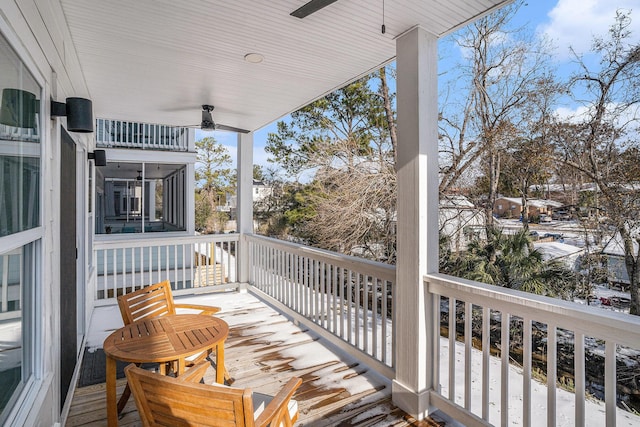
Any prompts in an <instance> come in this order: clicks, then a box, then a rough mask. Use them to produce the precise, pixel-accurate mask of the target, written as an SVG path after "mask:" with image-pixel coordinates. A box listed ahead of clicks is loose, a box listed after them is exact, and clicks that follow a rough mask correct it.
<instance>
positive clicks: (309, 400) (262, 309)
mask: <svg viewBox="0 0 640 427" xmlns="http://www.w3.org/2000/svg"><path fill="white" fill-rule="evenodd" d="M189 301H191V302H196V301H197V303H199V304H210V305H218V306H221V307H223V311H221V312H220V314H219V315H220V317H222V318H223V319H224V320H226V321H227V322H228V323H229V326H230V334H229V338H228V339H227V342H226V345H225V349H226V351H225V352H226V365H227V369H228V370H229V373H230V375H231V377H232V378H233V380H234V383H233V386H235V387H251V388H252V389H253V390H254V391H258V392H262V393H268V394H274V393H275V392H276V391H277V390H279V389H280V387H281V386H282V385H283V384H284V383H286V381H287V380H288V379H289V378H290V377H292V376H298V377H300V378H302V380H303V383H302V385H301V386H300V388H299V389H298V391H297V392H296V394H295V396H294V398H295V399H296V400H297V401H298V402H299V408H300V418H299V420H298V423H297V424H296V425H297V426H363V427H364V426H380V427H382V426H398V427H400V426H443V425H445V423H444V422H443V421H441V420H427V421H422V422H418V421H416V420H415V419H413V418H411V417H409V416H408V415H407V414H405V413H404V412H402V411H401V410H400V409H398V408H396V407H395V406H393V404H392V403H391V398H390V395H391V386H390V383H389V381H388V380H386V379H385V378H382V377H381V376H379V375H378V374H377V373H375V372H373V371H372V370H370V369H369V368H368V367H367V366H364V365H362V364H358V363H356V362H355V361H354V360H353V359H351V358H349V357H347V356H345V355H341V354H336V352H334V351H333V350H332V349H330V348H328V347H327V346H325V345H324V344H323V341H322V340H319V339H318V338H317V337H316V336H314V335H313V334H311V333H309V331H306V330H305V329H303V328H300V327H298V326H296V325H294V324H293V323H292V322H290V321H289V320H287V319H286V318H285V317H284V316H282V315H280V314H279V313H278V312H276V311H275V310H273V309H272V308H271V307H269V306H267V305H265V304H264V303H262V302H261V301H259V300H258V299H257V298H255V297H254V296H252V295H249V294H237V293H233V294H224V295H215V294H214V295H209V296H206V297H205V296H201V297H198V298H197V299H195V297H194V298H191V299H189ZM101 309H102V310H104V308H101ZM114 313H116V315H117V313H118V312H117V308H116V309H115V311H114ZM107 317H108V316H107ZM94 320H95V319H94ZM92 324H93V323H92ZM114 327H117V325H116V326H114ZM109 330H110V328H106V329H105V330H104V331H103V333H104V334H107V333H108V332H109ZM99 336H100V335H99V334H98V337H99ZM105 336H106V335H105ZM97 339H98V340H99V339H100V338H97ZM94 340H95V339H94ZM89 344H91V343H89ZM213 374H214V370H213V369H210V370H209V372H208V373H207V376H206V377H205V380H206V381H208V382H213ZM124 384H125V383H124V380H119V389H118V395H119V394H120V393H121V391H122V388H124ZM105 404H106V402H105V384H104V383H102V384H97V385H92V386H88V387H82V388H77V389H76V391H75V394H74V398H73V402H72V405H71V409H70V412H69V416H68V418H67V423H66V426H68V427H72V426H74V427H75V426H104V425H106V408H105ZM120 425H123V426H138V425H140V420H139V418H138V413H137V411H136V408H135V404H134V402H133V399H130V401H129V403H128V404H127V406H126V408H125V409H124V411H123V415H122V418H121V420H120Z"/></svg>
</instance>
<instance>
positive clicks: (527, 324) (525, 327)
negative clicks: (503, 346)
mask: <svg viewBox="0 0 640 427" xmlns="http://www.w3.org/2000/svg"><path fill="white" fill-rule="evenodd" d="M531 351H532V348H531V319H529V318H527V317H524V318H523V319H522V352H523V353H522V412H523V414H522V418H523V419H522V422H523V424H524V426H525V427H530V426H531Z"/></svg>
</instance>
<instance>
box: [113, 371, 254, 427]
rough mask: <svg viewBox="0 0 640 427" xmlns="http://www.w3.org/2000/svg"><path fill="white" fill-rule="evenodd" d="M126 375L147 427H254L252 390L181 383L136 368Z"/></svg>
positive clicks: (142, 419)
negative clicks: (196, 426)
mask: <svg viewBox="0 0 640 427" xmlns="http://www.w3.org/2000/svg"><path fill="white" fill-rule="evenodd" d="M125 372H126V375H127V380H128V381H129V384H130V385H131V392H132V394H133V396H134V399H135V401H136V405H137V407H138V412H139V414H140V419H141V421H142V423H143V425H145V426H195V425H198V426H210V427H212V426H216V427H225V426H229V427H254V420H253V402H252V400H251V394H252V393H251V390H250V389H237V388H231V387H224V386H218V385H206V384H198V383H181V382H179V381H177V380H176V379H175V378H171V377H166V376H163V375H160V374H155V373H152V372H149V371H145V370H144V369H140V368H137V367H135V366H133V365H129V366H128V367H127V368H126V369H125Z"/></svg>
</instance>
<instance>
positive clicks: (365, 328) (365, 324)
mask: <svg viewBox="0 0 640 427" xmlns="http://www.w3.org/2000/svg"><path fill="white" fill-rule="evenodd" d="M362 298H363V299H364V301H363V302H362V338H363V343H362V349H363V350H364V351H365V352H366V353H368V352H369V276H367V275H366V274H363V275H362Z"/></svg>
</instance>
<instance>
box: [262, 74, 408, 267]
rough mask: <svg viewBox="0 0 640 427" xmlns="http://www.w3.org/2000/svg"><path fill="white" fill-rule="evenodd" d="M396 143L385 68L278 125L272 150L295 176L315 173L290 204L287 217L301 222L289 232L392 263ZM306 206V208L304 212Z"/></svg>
mask: <svg viewBox="0 0 640 427" xmlns="http://www.w3.org/2000/svg"><path fill="white" fill-rule="evenodd" d="M394 144H395V113H394V111H393V97H392V94H391V93H390V90H389V87H388V84H387V74H386V71H385V70H380V71H378V72H377V73H374V74H372V75H371V76H369V77H367V78H364V79H362V80H359V81H356V82H354V83H352V84H350V85H348V86H346V87H344V88H342V89H339V90H337V91H335V92H334V93H332V94H330V95H327V96H326V97H324V98H322V99H320V100H318V101H316V102H314V103H312V104H310V105H309V106H306V107H304V108H302V109H301V110H299V111H297V112H295V113H293V114H292V116H291V122H289V123H285V122H280V123H278V132H277V133H276V134H270V135H269V138H268V143H267V147H266V150H267V151H268V152H269V153H271V154H272V156H273V159H274V161H276V162H278V163H279V164H280V165H282V167H283V168H284V169H285V170H286V171H288V172H289V173H290V174H291V175H293V176H299V175H300V173H301V172H302V171H307V173H312V174H313V179H312V181H311V182H310V183H309V184H307V185H306V186H304V188H298V189H297V190H296V193H295V196H294V198H293V199H290V201H291V203H290V205H291V207H292V210H290V211H288V212H284V213H283V215H285V216H287V217H288V218H289V219H294V220H295V221H296V224H295V227H291V228H290V230H291V231H294V232H296V236H295V237H298V238H302V239H304V240H305V241H307V242H308V243H310V244H313V245H315V246H318V247H322V248H325V249H331V250H335V251H339V252H342V253H347V254H355V255H360V256H364V257H367V258H370V259H375V260H382V261H387V262H394V261H395V211H396V209H395V203H396V202H395V201H396V189H395V185H396V178H395V147H394ZM300 201H303V203H304V204H306V209H304V210H303V209H302V208H300V209H298V207H300V204H299V202H300ZM292 212H295V215H292ZM298 214H300V215H298ZM298 219H302V221H298Z"/></svg>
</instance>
